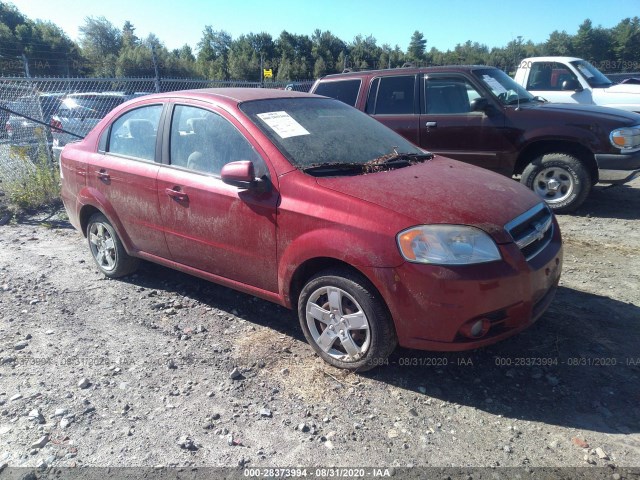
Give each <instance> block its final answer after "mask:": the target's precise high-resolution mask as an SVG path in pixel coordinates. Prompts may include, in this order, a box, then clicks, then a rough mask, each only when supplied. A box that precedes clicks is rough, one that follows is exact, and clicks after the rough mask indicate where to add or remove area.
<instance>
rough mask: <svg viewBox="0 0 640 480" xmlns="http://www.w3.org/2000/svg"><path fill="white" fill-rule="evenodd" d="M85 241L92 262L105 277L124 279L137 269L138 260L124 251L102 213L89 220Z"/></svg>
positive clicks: (95, 214)
mask: <svg viewBox="0 0 640 480" xmlns="http://www.w3.org/2000/svg"><path fill="white" fill-rule="evenodd" d="M87 240H88V242H89V249H90V250H91V256H92V257H93V260H94V261H95V262H96V265H98V268H99V269H100V271H101V272H102V273H104V274H105V275H106V276H107V277H110V278H118V277H124V276H125V275H128V274H130V273H133V272H134V271H135V270H136V269H137V268H138V264H139V263H140V260H139V259H137V258H134V257H131V256H130V255H129V254H128V253H127V252H126V251H125V249H124V246H123V245H122V242H121V241H120V238H119V237H118V234H117V233H116V231H115V229H114V228H113V226H112V225H111V223H109V220H107V217H105V216H104V215H103V214H102V213H94V214H93V215H92V216H91V218H90V219H89V223H88V224H87Z"/></svg>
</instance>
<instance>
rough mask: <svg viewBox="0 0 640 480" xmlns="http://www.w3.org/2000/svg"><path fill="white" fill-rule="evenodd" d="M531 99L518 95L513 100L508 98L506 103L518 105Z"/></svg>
mask: <svg viewBox="0 0 640 480" xmlns="http://www.w3.org/2000/svg"><path fill="white" fill-rule="evenodd" d="M531 100H532V99H531V98H529V97H518V98H516V99H514V100H509V101H508V102H507V105H516V104H518V105H520V104H521V103H529V102H530V101H531Z"/></svg>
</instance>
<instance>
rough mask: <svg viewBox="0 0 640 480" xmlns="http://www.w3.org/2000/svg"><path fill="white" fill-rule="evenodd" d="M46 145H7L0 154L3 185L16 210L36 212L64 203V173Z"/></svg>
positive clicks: (12, 206)
mask: <svg viewBox="0 0 640 480" xmlns="http://www.w3.org/2000/svg"><path fill="white" fill-rule="evenodd" d="M47 148H48V147H47V146H46V145H45V144H41V145H38V146H28V147H7V149H8V151H6V152H3V155H2V156H1V157H0V180H2V183H1V184H0V188H2V190H3V191H4V194H5V201H6V202H7V204H8V207H9V208H10V209H11V210H14V211H15V212H20V211H24V212H34V211H38V210H41V209H42V208H44V207H47V206H51V205H54V204H59V202H60V172H59V171H58V167H57V165H56V164H55V163H53V162H51V161H50V159H49V155H47V150H46V149H47Z"/></svg>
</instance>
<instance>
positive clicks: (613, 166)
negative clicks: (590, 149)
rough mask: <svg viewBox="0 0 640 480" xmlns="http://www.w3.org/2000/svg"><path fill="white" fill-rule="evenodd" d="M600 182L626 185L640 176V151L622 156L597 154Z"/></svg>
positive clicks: (622, 154) (621, 154)
mask: <svg viewBox="0 0 640 480" xmlns="http://www.w3.org/2000/svg"><path fill="white" fill-rule="evenodd" d="M595 159H596V163H597V164H598V181H599V182H601V183H618V184H620V183H626V182H630V181H631V180H633V179H634V178H636V177H638V176H640V151H638V152H634V153H628V154H624V153H620V154H596V155H595Z"/></svg>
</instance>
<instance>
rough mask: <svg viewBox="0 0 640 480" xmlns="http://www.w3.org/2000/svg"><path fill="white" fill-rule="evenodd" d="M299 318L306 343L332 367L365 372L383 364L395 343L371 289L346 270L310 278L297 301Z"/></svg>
mask: <svg viewBox="0 0 640 480" xmlns="http://www.w3.org/2000/svg"><path fill="white" fill-rule="evenodd" d="M334 312H335V313H337V315H336V314H335V313H334ZM298 317H299V319H300V326H301V327H302V331H303V332H304V336H305V338H306V339H307V342H309V344H310V345H311V346H312V347H313V349H314V350H315V351H316V353H317V354H318V355H320V357H321V358H322V359H323V360H324V361H325V362H327V363H329V364H330V365H333V366H334V367H338V368H343V369H347V370H352V371H360V372H363V371H366V370H370V369H372V368H374V367H376V366H378V365H383V364H385V363H386V359H387V357H388V356H389V355H390V354H391V352H392V351H393V350H394V349H395V347H396V345H397V343H398V341H397V338H396V333H395V329H394V327H393V323H392V321H391V316H390V314H389V311H388V310H387V307H386V305H385V304H384V302H383V300H382V298H381V297H380V295H379V294H378V292H377V291H376V289H375V288H374V287H373V285H371V283H369V281H367V279H366V278H364V277H363V276H362V275H359V274H357V273H355V272H351V271H350V270H347V269H330V270H325V271H323V272H320V273H318V274H316V275H315V276H313V277H312V278H311V279H310V280H309V281H308V282H307V284H306V285H305V286H304V288H303V289H302V291H301V292H300V296H299V297H298ZM349 323H350V325H349ZM356 327H363V328H356Z"/></svg>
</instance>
